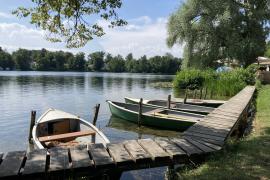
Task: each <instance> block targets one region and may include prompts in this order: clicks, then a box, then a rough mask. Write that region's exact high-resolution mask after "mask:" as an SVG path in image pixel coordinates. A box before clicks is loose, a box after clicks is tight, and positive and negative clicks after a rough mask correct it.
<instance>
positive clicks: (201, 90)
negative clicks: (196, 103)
mask: <svg viewBox="0 0 270 180" xmlns="http://www.w3.org/2000/svg"><path fill="white" fill-rule="evenodd" d="M202 92H203V88H201V89H200V99H202Z"/></svg>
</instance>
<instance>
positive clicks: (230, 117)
mask: <svg viewBox="0 0 270 180" xmlns="http://www.w3.org/2000/svg"><path fill="white" fill-rule="evenodd" d="M207 117H208V118H212V119H224V120H226V121H237V119H238V117H232V116H226V115H222V114H212V113H210V114H208V115H207Z"/></svg>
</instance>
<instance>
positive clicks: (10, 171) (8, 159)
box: [0, 151, 25, 179]
mask: <svg viewBox="0 0 270 180" xmlns="http://www.w3.org/2000/svg"><path fill="white" fill-rule="evenodd" d="M24 160H25V151H13V152H8V153H7V154H6V156H5V158H4V159H3V162H2V163H1V165H0V178H3V179H5V178H9V177H14V176H17V175H18V174H19V172H20V169H21V166H22V164H23V161H24Z"/></svg>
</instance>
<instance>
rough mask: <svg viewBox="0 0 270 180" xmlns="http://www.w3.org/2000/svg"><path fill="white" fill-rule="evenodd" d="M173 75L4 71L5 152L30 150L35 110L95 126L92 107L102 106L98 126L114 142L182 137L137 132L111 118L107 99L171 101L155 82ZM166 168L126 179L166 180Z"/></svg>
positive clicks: (0, 121)
mask: <svg viewBox="0 0 270 180" xmlns="http://www.w3.org/2000/svg"><path fill="white" fill-rule="evenodd" d="M173 77H174V76H172V75H152V74H131V73H95V72H33V71H28V72H24V71H0V112H1V116H0V129H1V130H0V137H1V140H0V152H7V151H14V150H25V149H26V148H27V146H28V143H27V138H28V133H29V132H28V131H29V123H30V112H31V110H36V111H37V117H39V116H40V115H41V114H42V113H43V112H45V111H46V110H47V109H48V108H50V107H52V108H56V109H60V110H63V111H66V112H70V113H72V114H76V115H79V116H80V117H82V118H84V119H86V120H89V121H92V118H93V108H94V106H95V105H96V104H98V103H100V105H101V107H100V112H99V116H98V121H97V127H98V128H99V129H101V130H102V131H103V132H104V134H105V135H106V136H107V137H108V139H109V140H110V141H111V142H119V141H122V140H125V139H138V138H147V137H154V136H179V135H180V133H179V132H174V131H165V130H157V129H152V128H147V127H141V128H138V127H137V125H136V124H132V123H128V122H126V121H123V120H120V119H117V118H111V113H110V111H109V107H108V105H107V103H106V100H109V99H110V100H114V101H123V100H124V97H125V96H130V97H137V98H140V97H142V98H146V99H156V98H162V99H166V98H167V96H168V95H169V94H172V89H170V88H154V87H152V86H150V84H151V83H154V82H159V81H171V80H172V79H173ZM165 170H166V168H154V169H147V170H139V171H131V172H126V173H123V175H122V178H121V179H164V172H165Z"/></svg>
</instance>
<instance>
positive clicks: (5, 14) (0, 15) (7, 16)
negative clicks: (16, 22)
mask: <svg viewBox="0 0 270 180" xmlns="http://www.w3.org/2000/svg"><path fill="white" fill-rule="evenodd" d="M0 18H12V15H11V14H9V13H5V12H0Z"/></svg>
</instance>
